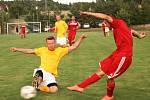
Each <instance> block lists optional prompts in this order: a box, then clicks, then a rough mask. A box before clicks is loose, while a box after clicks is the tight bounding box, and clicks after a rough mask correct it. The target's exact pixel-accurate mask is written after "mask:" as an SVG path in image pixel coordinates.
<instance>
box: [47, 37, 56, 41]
mask: <svg viewBox="0 0 150 100" xmlns="http://www.w3.org/2000/svg"><path fill="white" fill-rule="evenodd" d="M47 40H54V41H55V37H54V36H48V37H47V38H46V41H47Z"/></svg>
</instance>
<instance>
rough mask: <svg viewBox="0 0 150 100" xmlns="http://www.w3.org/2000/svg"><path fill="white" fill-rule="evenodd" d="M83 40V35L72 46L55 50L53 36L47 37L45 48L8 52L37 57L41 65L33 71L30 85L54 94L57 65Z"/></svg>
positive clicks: (19, 49)
mask: <svg viewBox="0 0 150 100" xmlns="http://www.w3.org/2000/svg"><path fill="white" fill-rule="evenodd" d="M84 38H86V36H85V35H84V34H83V35H81V36H80V37H79V39H78V40H77V41H76V43H75V44H74V45H73V46H70V47H65V48H62V47H57V48H55V45H56V41H55V38H54V37H53V36H49V37H47V38H46V47H40V48H35V49H29V48H15V47H12V48H10V50H11V51H12V52H22V53H25V54H34V55H36V56H39V57H40V59H41V65H40V67H39V68H36V69H34V73H33V76H34V80H33V82H32V85H33V86H34V87H35V88H37V89H39V90H40V91H43V92H47V93H55V92H57V91H58V86H57V82H56V79H55V77H56V76H57V75H58V71H57V68H58V64H59V63H60V61H61V59H62V58H63V57H64V56H65V55H67V54H68V53H70V52H72V51H73V50H75V49H76V48H78V46H79V45H80V43H81V42H82V41H83V39H84Z"/></svg>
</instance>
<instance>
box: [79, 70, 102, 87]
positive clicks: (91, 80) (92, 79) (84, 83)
mask: <svg viewBox="0 0 150 100" xmlns="http://www.w3.org/2000/svg"><path fill="white" fill-rule="evenodd" d="M100 78H101V76H99V75H97V74H96V73H95V74H93V75H92V76H90V77H89V78H87V79H85V80H84V81H82V82H81V83H79V84H77V85H78V86H79V87H81V88H86V87H87V86H88V85H90V84H92V83H95V82H96V81H98V80H99V79H100Z"/></svg>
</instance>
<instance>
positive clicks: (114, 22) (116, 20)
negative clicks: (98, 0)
mask: <svg viewBox="0 0 150 100" xmlns="http://www.w3.org/2000/svg"><path fill="white" fill-rule="evenodd" d="M112 19H113V21H112V22H111V23H110V26H111V27H112V28H117V27H119V21H118V19H116V18H114V17H112Z"/></svg>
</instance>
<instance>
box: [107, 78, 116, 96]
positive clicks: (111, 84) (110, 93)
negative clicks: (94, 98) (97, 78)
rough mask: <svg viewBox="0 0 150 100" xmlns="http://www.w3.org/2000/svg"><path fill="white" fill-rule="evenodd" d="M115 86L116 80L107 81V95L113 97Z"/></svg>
mask: <svg viewBox="0 0 150 100" xmlns="http://www.w3.org/2000/svg"><path fill="white" fill-rule="evenodd" d="M114 88H115V81H111V82H109V81H107V96H109V97H112V96H113V91H114Z"/></svg>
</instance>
